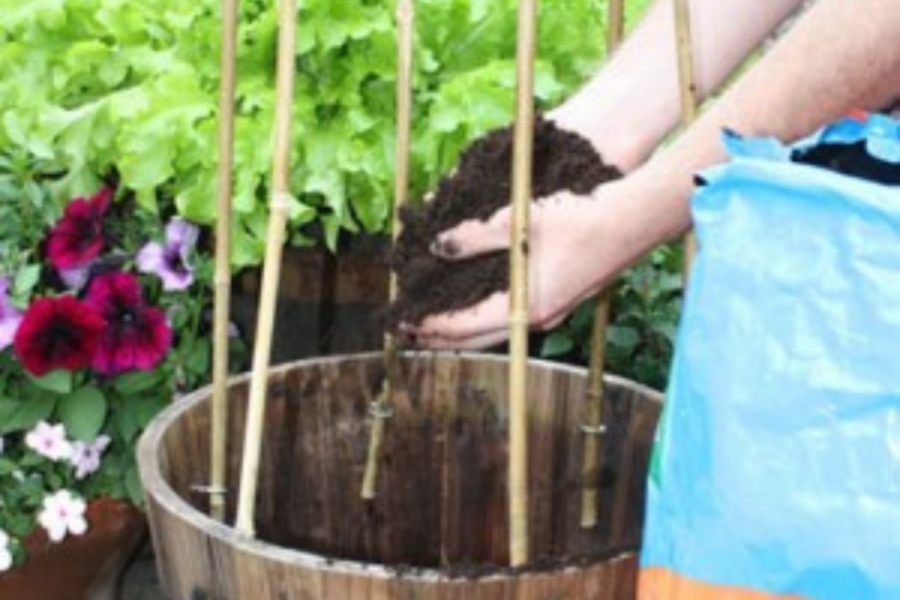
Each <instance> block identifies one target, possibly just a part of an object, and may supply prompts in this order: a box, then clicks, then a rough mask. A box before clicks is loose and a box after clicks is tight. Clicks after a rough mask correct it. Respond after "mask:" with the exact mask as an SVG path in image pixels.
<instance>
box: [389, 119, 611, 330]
mask: <svg viewBox="0 0 900 600" xmlns="http://www.w3.org/2000/svg"><path fill="white" fill-rule="evenodd" d="M512 155H513V131H512V128H509V127H507V128H504V129H499V130H496V131H493V132H491V133H488V134H487V135H486V136H484V137H482V138H481V139H479V140H477V141H476V142H474V143H473V144H472V145H471V146H470V147H469V149H468V150H466V152H465V153H464V154H463V155H462V158H461V159H460V161H459V166H458V169H457V170H456V171H455V172H454V173H452V174H450V175H449V176H448V177H445V178H444V179H443V180H441V182H440V183H439V184H438V187H437V189H436V190H435V193H434V198H433V199H432V200H431V201H430V202H425V203H422V204H419V205H416V206H407V207H404V209H403V210H402V211H401V215H400V218H401V222H402V230H401V233H400V236H399V237H398V240H397V244H396V245H395V247H394V250H393V251H392V252H391V255H390V257H389V264H390V267H391V268H392V269H393V270H394V271H395V272H396V273H397V282H398V290H397V300H396V301H395V302H394V303H393V305H392V306H391V307H390V308H389V309H388V312H387V326H388V328H391V329H394V328H396V326H397V325H398V324H399V323H401V322H407V323H419V322H420V321H421V320H422V319H423V318H425V317H426V316H428V315H430V314H435V313H441V312H446V311H452V310H457V309H460V308H465V307H467V306H470V305H472V304H474V303H476V302H478V301H479V300H482V299H484V298H487V297H488V296H490V295H491V294H493V293H494V292H497V291H501V290H505V289H507V288H508V287H509V264H508V255H507V253H506V252H496V253H493V254H489V255H485V256H481V257H478V258H475V259H471V260H464V261H446V260H443V259H440V258H437V257H435V256H433V255H432V254H431V252H430V250H429V246H430V245H431V244H432V243H433V242H434V240H435V238H436V235H437V234H438V233H440V232H442V231H444V230H446V229H448V228H450V227H453V226H454V225H457V224H459V223H460V222H462V221H464V220H468V219H481V220H486V219H487V218H488V217H490V216H491V215H492V214H494V212H496V211H497V210H498V209H500V208H502V207H503V206H506V205H508V204H509V201H510V173H511V168H512ZM532 177H533V181H532V186H533V191H534V193H533V196H534V198H535V199H538V198H542V197H545V196H548V195H550V194H553V193H555V192H560V191H564V190H567V191H571V192H573V193H576V194H588V193H590V192H591V191H593V190H594V188H596V187H597V186H598V185H600V184H601V183H603V182H606V181H610V180H613V179H617V178H619V177H621V173H620V172H619V170H618V169H616V168H615V167H613V166H610V165H607V164H605V163H604V162H603V160H602V159H601V157H600V156H599V155H598V154H597V152H596V151H595V150H594V148H593V146H591V144H590V142H588V141H587V140H586V139H584V138H582V137H581V136H579V135H577V134H575V133H571V132H568V131H564V130H562V129H559V128H558V127H557V126H556V125H555V124H554V123H553V122H551V121H547V120H546V119H543V118H541V117H538V118H537V119H536V121H535V131H534V165H533V171H532ZM573 260H580V259H579V258H578V257H573Z"/></svg>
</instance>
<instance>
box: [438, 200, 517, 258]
mask: <svg viewBox="0 0 900 600" xmlns="http://www.w3.org/2000/svg"><path fill="white" fill-rule="evenodd" d="M507 248H509V207H504V208H501V209H500V210H498V211H497V212H495V213H494V214H493V215H491V217H490V218H489V219H487V220H485V221H482V220H480V219H469V220H467V221H463V222H462V223H460V224H459V225H457V226H456V227H454V228H452V229H448V230H446V231H444V232H442V233H440V234H438V236H437V238H436V239H435V240H434V242H433V243H432V244H431V253H432V254H434V255H435V256H439V257H440V258H444V259H447V260H461V259H465V258H471V257H473V256H477V255H479V254H486V253H488V252H495V251H497V250H505V249H507Z"/></svg>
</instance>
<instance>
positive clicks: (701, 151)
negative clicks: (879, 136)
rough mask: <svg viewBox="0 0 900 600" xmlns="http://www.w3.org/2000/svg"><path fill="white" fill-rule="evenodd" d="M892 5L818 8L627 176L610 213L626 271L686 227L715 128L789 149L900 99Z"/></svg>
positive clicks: (897, 11) (898, 27)
mask: <svg viewBox="0 0 900 600" xmlns="http://www.w3.org/2000/svg"><path fill="white" fill-rule="evenodd" d="M898 40H900V2H898V1H897V0H855V1H853V2H847V1H846V0H820V2H819V3H818V4H817V5H815V6H814V7H813V8H812V9H811V10H810V11H809V12H808V13H807V14H806V15H804V17H803V19H802V20H801V21H800V22H799V23H798V24H797V25H796V26H795V27H794V29H793V30H792V31H791V32H790V33H788V35H787V36H785V37H784V38H783V39H782V40H781V41H780V42H779V43H778V44H777V45H776V47H775V48H773V49H772V51H771V52H769V53H768V54H767V55H766V56H765V57H764V58H763V59H761V60H760V62H759V63H758V64H757V65H755V66H754V68H753V69H752V70H751V71H750V72H748V73H747V74H746V75H745V76H744V77H743V78H742V79H741V80H740V81H739V82H737V83H736V84H735V85H734V86H733V87H732V89H731V90H729V91H728V92H727V93H726V94H725V95H724V96H723V97H722V98H721V99H720V100H719V102H718V103H717V104H716V105H715V106H713V107H712V108H711V109H710V110H709V111H708V112H706V113H705V114H704V115H703V116H702V117H701V118H700V119H699V120H698V121H697V122H696V123H695V125H694V126H693V127H691V128H690V129H689V130H688V131H687V132H686V133H685V135H683V136H682V137H681V138H680V139H679V140H678V141H677V142H676V143H675V144H673V145H672V147H670V148H669V149H667V150H666V151H664V152H661V153H659V154H658V155H657V156H655V157H654V158H653V159H652V160H651V161H650V162H649V163H647V164H646V165H645V166H643V167H641V168H640V169H638V170H637V171H635V172H634V173H633V174H632V175H631V176H630V177H629V178H628V179H627V180H626V181H623V182H622V186H623V187H624V188H626V189H625V190H623V193H621V194H618V195H617V198H619V200H618V201H617V204H616V206H615V207H614V210H617V211H621V212H622V213H623V216H622V222H623V223H629V224H630V228H631V230H630V231H626V232H624V233H623V235H625V236H627V238H628V239H630V240H631V241H632V245H631V246H630V247H629V248H627V249H623V252H628V253H629V256H628V257H627V259H628V262H632V261H634V260H636V259H637V258H638V257H639V256H641V255H642V254H643V253H645V252H646V251H648V250H649V249H650V248H652V247H653V246H655V245H656V244H658V243H660V242H662V241H665V240H666V239H670V238H672V237H674V236H676V235H677V234H679V233H681V232H683V231H684V230H686V229H687V228H688V226H689V198H690V195H691V192H692V189H693V174H694V173H696V172H697V171H700V170H702V169H704V168H706V167H709V166H711V165H714V164H716V163H719V162H721V161H723V160H724V159H725V153H724V149H723V147H722V144H721V141H720V136H721V131H722V128H723V127H729V128H731V129H734V130H736V131H738V132H739V133H741V134H745V135H773V136H776V137H778V138H780V139H782V140H787V141H793V140H796V139H798V138H800V137H802V136H804V135H807V134H809V133H811V132H812V131H814V130H815V129H817V128H818V127H820V126H822V125H824V124H826V123H828V122H831V121H833V120H836V119H838V118H840V117H841V116H843V115H845V114H846V113H847V112H849V111H850V110H852V109H854V108H863V109H870V110H874V109H878V108H881V107H884V106H887V105H888V104H890V103H891V102H892V101H894V100H895V99H897V97H898V96H900V43H898Z"/></svg>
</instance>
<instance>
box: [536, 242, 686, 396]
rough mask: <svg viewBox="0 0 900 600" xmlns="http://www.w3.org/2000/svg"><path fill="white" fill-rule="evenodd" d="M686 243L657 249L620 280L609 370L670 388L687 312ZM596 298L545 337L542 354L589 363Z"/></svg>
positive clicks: (610, 336)
mask: <svg viewBox="0 0 900 600" xmlns="http://www.w3.org/2000/svg"><path fill="white" fill-rule="evenodd" d="M681 264H682V252H681V248H680V247H674V246H666V247H662V248H659V249H657V250H655V251H654V252H653V253H652V254H651V255H650V257H649V258H648V259H647V260H645V261H644V262H643V263H641V264H639V265H637V266H636V267H634V268H633V269H631V270H630V271H627V272H626V273H625V274H624V275H623V276H622V278H621V279H620V280H619V282H618V283H617V284H616V287H615V293H614V296H613V301H612V318H611V320H610V325H609V329H608V330H607V337H606V352H607V359H606V371H608V372H611V373H616V374H617V375H623V376H625V377H628V378H631V379H634V380H635V381H639V382H641V383H644V384H647V385H649V386H651V387H653V388H656V389H664V388H665V386H666V380H667V379H668V374H669V365H670V363H671V361H672V351H673V350H674V346H675V337H676V333H677V327H678V318H679V314H680V311H681V288H682V281H681ZM595 306H596V301H595V300H589V301H587V302H585V303H584V304H582V305H581V306H580V307H578V309H577V310H576V311H575V312H574V313H573V314H572V316H570V317H569V318H568V319H567V320H566V321H565V322H564V323H563V324H562V325H561V326H560V327H559V328H558V329H557V330H555V331H554V332H552V333H551V334H549V335H548V336H547V337H546V338H544V342H543V346H542V348H541V354H542V355H544V356H553V357H560V356H564V357H565V358H568V359H570V360H572V361H574V362H587V360H588V358H589V356H588V354H589V350H590V338H591V329H592V327H593V317H594V307H595Z"/></svg>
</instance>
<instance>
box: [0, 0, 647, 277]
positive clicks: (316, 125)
mask: <svg viewBox="0 0 900 600" xmlns="http://www.w3.org/2000/svg"><path fill="white" fill-rule="evenodd" d="M640 4H642V5H643V4H645V2H643V1H642V2H641V3H640ZM605 8H606V3H605V1H604V0H546V1H545V2H542V3H541V14H540V42H539V55H540V57H541V59H540V61H539V63H538V66H537V73H538V74H537V89H536V94H537V98H538V101H539V103H540V104H541V105H545V106H546V105H550V104H554V103H556V102H558V101H560V100H561V99H562V98H563V97H565V95H567V94H568V93H569V92H571V91H572V90H573V89H574V88H575V87H576V86H577V85H578V84H579V83H580V82H581V81H583V80H584V79H585V78H586V77H587V76H588V75H589V73H590V72H591V71H592V69H593V68H594V66H595V65H596V63H597V62H598V61H599V59H600V58H601V56H602V53H603V50H602V46H603V31H604V26H605V23H604V21H605ZM393 10H394V7H393V3H391V2H382V1H381V0H377V1H376V0H302V1H301V2H300V9H299V14H298V22H299V25H300V29H299V38H298V42H297V60H296V63H297V75H298V77H297V90H296V99H295V106H294V115H295V121H296V126H295V128H294V132H295V133H294V136H295V142H294V149H293V150H294V152H293V164H292V169H293V170H292V189H293V190H294V191H295V193H296V194H297V203H296V205H295V206H294V211H293V215H292V240H293V241H294V242H295V243H306V242H309V241H310V234H309V231H320V232H321V235H322V237H323V238H324V241H325V242H327V243H328V244H329V245H330V246H332V247H334V245H335V243H336V240H337V237H338V234H339V232H341V231H347V232H357V231H361V230H364V231H367V232H382V231H384V230H385V228H386V227H387V226H388V221H389V220H388V214H389V211H390V205H391V180H392V176H393V142H394V114H393V112H394V108H393V107H394V83H395V79H394V78H395V58H394V57H395V39H394V25H393ZM416 13H417V30H416V34H417V35H416V48H415V65H416V71H415V116H414V135H413V139H414V140H415V143H414V149H413V151H414V159H413V179H414V181H413V187H414V190H415V192H416V193H417V194H419V193H422V192H424V191H425V190H426V189H427V188H428V187H430V186H432V185H433V184H435V183H436V181H437V180H438V178H439V177H440V176H441V174H442V173H444V172H445V171H446V170H447V169H449V168H450V167H451V166H452V164H453V163H454V161H455V160H456V157H457V156H458V154H459V152H460V151H461V149H462V148H463V147H464V146H465V145H466V144H467V143H468V142H469V141H470V140H472V139H473V138H474V137H476V136H478V135H480V134H481V133H483V132H484V131H486V130H488V129H491V128H494V127H497V126H500V125H503V124H506V123H508V122H509V121H510V119H511V115H512V101H513V94H514V69H513V61H514V55H515V18H516V2H515V1H514V0H491V1H488V0H418V1H417V2H416ZM0 14H2V15H3V18H2V19H0V115H2V116H0V147H3V148H6V149H8V150H12V149H16V150H25V151H27V152H28V153H30V154H32V155H34V156H37V157H38V158H40V159H42V160H47V161H52V162H55V163H58V164H60V165H63V166H64V168H65V170H66V176H65V177H64V178H63V179H62V180H61V181H60V182H58V188H59V190H58V192H59V194H58V196H59V197H73V196H76V195H79V194H87V193H90V192H91V190H94V189H96V188H97V186H98V184H99V179H100V178H101V177H103V176H106V175H108V174H109V173H111V172H116V173H118V175H119V177H120V181H121V186H122V188H124V189H126V190H129V191H130V192H133V193H134V194H135V197H136V198H137V200H138V203H139V204H140V206H142V207H144V208H145V209H149V210H151V211H152V210H158V207H159V203H160V202H161V200H162V199H167V198H174V200H175V204H176V206H177V209H178V211H179V213H180V214H181V215H182V216H183V217H185V218H187V219H190V220H192V221H195V222H199V223H209V222H210V221H212V220H213V218H214V208H213V206H214V202H213V197H214V191H215V183H214V181H215V179H214V170H215V163H216V150H215V148H216V145H215V142H216V114H217V93H218V85H219V37H220V34H219V27H220V7H219V2H217V1H216V0H198V1H197V2H182V1H180V0H156V1H154V2H152V3H147V2H141V1H139V0H33V1H29V2H19V1H17V0H0ZM276 38H277V28H276V18H275V3H274V2H268V1H266V2H263V1H261V0H248V1H246V2H242V3H241V27H240V40H239V72H240V77H239V86H238V111H237V112H238V114H237V123H236V128H237V136H236V169H235V173H236V179H235V186H236V188H235V201H234V206H235V211H236V221H235V226H234V227H235V232H234V233H235V236H234V240H235V248H234V254H233V257H232V258H233V263H234V264H235V266H244V265H250V264H256V263H258V262H259V261H260V259H261V255H262V249H263V241H264V237H265V227H264V226H265V216H266V194H267V188H268V177H269V165H270V158H271V156H270V145H271V144H270V137H271V124H272V112H273V87H274V81H273V74H274V61H275V43H276ZM313 224H315V225H317V227H304V226H309V225H313Z"/></svg>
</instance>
